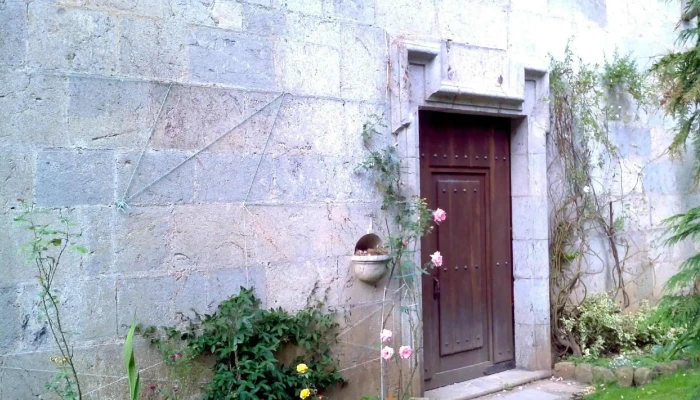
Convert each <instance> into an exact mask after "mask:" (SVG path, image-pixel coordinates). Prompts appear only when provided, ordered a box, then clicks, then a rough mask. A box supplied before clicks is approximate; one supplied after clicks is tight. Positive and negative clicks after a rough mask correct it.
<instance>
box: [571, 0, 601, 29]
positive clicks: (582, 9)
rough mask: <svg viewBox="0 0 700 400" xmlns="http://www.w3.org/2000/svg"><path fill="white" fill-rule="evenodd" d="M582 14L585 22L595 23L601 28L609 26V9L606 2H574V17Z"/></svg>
mask: <svg viewBox="0 0 700 400" xmlns="http://www.w3.org/2000/svg"><path fill="white" fill-rule="evenodd" d="M579 14H580V16H581V17H583V18H584V19H585V20H587V21H590V22H593V23H595V24H596V25H598V26H600V27H601V28H605V27H607V26H608V9H607V5H606V2H600V1H596V0H577V1H575V2H574V15H575V17H578V16H579Z"/></svg>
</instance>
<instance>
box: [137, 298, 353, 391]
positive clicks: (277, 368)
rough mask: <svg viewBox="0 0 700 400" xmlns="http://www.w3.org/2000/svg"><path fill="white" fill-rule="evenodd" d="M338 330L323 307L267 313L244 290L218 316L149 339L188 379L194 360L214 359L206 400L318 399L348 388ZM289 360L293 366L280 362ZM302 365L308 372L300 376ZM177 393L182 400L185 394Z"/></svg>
mask: <svg viewBox="0 0 700 400" xmlns="http://www.w3.org/2000/svg"><path fill="white" fill-rule="evenodd" d="M337 326H338V325H337V324H336V323H335V322H334V319H333V315H332V314H327V313H323V312H322V311H321V310H320V309H319V308H318V307H309V308H306V309H304V310H301V311H299V312H298V313H296V314H290V313H288V312H287V311H284V310H282V309H281V308H279V309H272V310H263V309H261V308H260V301H259V300H258V299H257V298H256V297H255V296H254V295H253V292H252V290H249V289H245V288H241V291H240V293H239V294H238V295H236V296H233V297H231V298H229V299H228V300H226V301H224V302H222V303H221V304H220V305H219V307H218V309H217V311H216V313H214V314H213V315H204V317H203V318H201V317H200V316H197V317H196V321H195V322H191V323H190V327H189V328H188V329H187V330H186V331H185V332H182V331H179V330H177V329H175V328H166V330H165V332H164V334H162V335H160V336H154V335H155V334H156V333H157V332H156V331H155V329H154V328H149V329H148V330H147V331H146V333H145V334H144V335H145V336H147V337H151V341H152V343H153V344H155V345H156V346H157V347H158V348H159V349H161V350H162V351H163V354H164V358H165V361H166V364H168V365H172V366H173V367H178V368H176V369H178V370H179V371H181V372H182V373H183V374H185V375H188V374H191V371H192V370H193V369H192V368H189V367H187V364H192V363H194V362H195V358H197V357H199V356H213V358H214V359H215V365H214V366H213V370H212V372H213V377H212V379H211V380H210V381H209V382H208V383H207V384H206V385H205V386H204V388H203V389H204V393H203V396H202V398H203V399H206V400H226V399H263V400H268V399H291V398H299V393H300V392H301V391H302V390H303V389H309V390H310V392H311V394H312V397H313V398H315V396H316V394H317V393H321V392H323V390H324V389H327V388H330V387H332V386H334V385H337V384H341V383H343V382H344V381H343V378H342V377H341V376H340V374H339V373H338V364H337V360H336V359H335V358H334V357H333V356H332V354H331V348H330V346H331V344H332V343H334V342H335V339H336V333H335V329H336V328H337ZM178 346H179V347H178ZM289 354H292V356H288V357H286V358H289V359H290V360H289V361H287V362H286V363H285V362H283V361H281V360H282V359H284V358H285V357H284V356H285V355H289ZM294 355H297V356H296V357H294ZM302 363H303V364H306V365H307V366H308V371H305V372H304V373H300V372H297V370H296V367H297V365H298V364H302ZM183 365H184V366H185V368H183ZM190 378H191V377H190ZM181 379H184V380H186V379H188V377H187V376H185V377H181ZM178 389H179V394H180V395H183V391H184V390H183V389H184V388H183V387H179V388H178Z"/></svg>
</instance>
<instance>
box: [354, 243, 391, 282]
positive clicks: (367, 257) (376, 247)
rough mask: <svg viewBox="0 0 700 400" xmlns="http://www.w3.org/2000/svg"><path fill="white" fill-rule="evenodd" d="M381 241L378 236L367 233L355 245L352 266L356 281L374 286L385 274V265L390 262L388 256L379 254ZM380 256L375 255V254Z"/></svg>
mask: <svg viewBox="0 0 700 400" xmlns="http://www.w3.org/2000/svg"><path fill="white" fill-rule="evenodd" d="M380 249H382V240H381V239H380V238H379V236H377V235H375V234H373V233H368V234H366V235H364V236H362V237H361V238H360V240H358V241H357V244H356V245H355V251H354V255H353V256H352V264H353V268H354V269H355V275H356V276H357V279H359V280H361V281H362V282H365V283H369V284H374V283H377V282H379V280H380V279H382V277H383V276H384V274H386V271H387V263H388V262H389V260H391V256H390V255H388V254H381V253H382V252H383V251H380ZM378 252H379V253H380V254H377V253H378Z"/></svg>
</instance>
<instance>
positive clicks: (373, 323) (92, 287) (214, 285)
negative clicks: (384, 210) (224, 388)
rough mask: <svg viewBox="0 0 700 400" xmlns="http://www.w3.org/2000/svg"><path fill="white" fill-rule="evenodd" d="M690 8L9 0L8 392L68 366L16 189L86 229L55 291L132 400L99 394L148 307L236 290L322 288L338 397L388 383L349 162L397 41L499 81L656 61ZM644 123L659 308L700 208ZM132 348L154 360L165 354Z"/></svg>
mask: <svg viewBox="0 0 700 400" xmlns="http://www.w3.org/2000/svg"><path fill="white" fill-rule="evenodd" d="M679 14H680V11H679V6H678V5H677V4H670V5H669V4H665V2H663V1H661V0H642V1H631V0H629V1H628V0H625V1H622V0H615V1H607V2H606V1H599V0H576V1H573V0H469V1H465V0H378V1H363V0H251V1H243V0H241V1H234V0H226V1H224V0H219V1H213V0H212V1H207V0H132V1H124V0H101V1H87V0H42V1H33V2H25V1H22V0H5V1H1V0H0V26H2V27H3V28H2V29H1V30H0V181H2V185H1V186H0V207H1V211H0V229H1V230H2V231H3V232H6V234H5V237H4V239H5V240H2V241H0V260H1V261H0V304H3V307H2V311H1V314H0V315H1V316H2V318H1V319H0V320H1V321H2V322H0V368H1V369H0V397H1V398H29V397H30V396H36V395H39V394H40V393H43V385H44V382H45V381H46V380H47V379H48V378H49V377H51V376H52V375H53V373H52V372H51V369H52V366H51V364H50V362H49V361H48V359H49V356H50V355H53V353H52V348H51V341H50V338H49V337H48V335H47V332H46V330H45V326H44V325H43V323H41V322H40V321H39V319H38V309H37V307H36V304H35V300H36V298H37V286H36V284H35V281H34V278H33V276H34V275H35V272H34V271H33V270H32V269H31V267H28V266H25V265H24V264H23V260H22V258H21V256H19V255H18V254H17V248H18V247H19V246H20V245H21V244H22V243H24V242H25V241H26V240H27V236H26V234H25V233H24V232H22V231H20V230H18V229H17V228H15V227H14V226H13V224H12V219H13V217H14V216H15V215H16V212H17V211H16V210H15V209H12V207H16V206H17V201H16V199H18V198H21V199H26V200H28V201H32V202H35V203H37V204H38V205H39V206H42V207H49V208H61V209H63V210H64V212H65V213H66V215H68V216H69V217H71V218H72V219H73V220H75V221H76V222H77V223H78V224H79V226H80V228H81V229H82V231H83V233H84V237H83V243H84V244H85V245H86V247H88V248H89V249H90V253H89V254H88V255H86V256H84V257H77V256H71V257H70V258H69V259H67V263H66V265H65V269H64V270H63V275H62V276H60V277H59V280H58V285H59V287H61V288H62V289H63V290H62V291H61V293H62V296H63V299H64V301H65V314H66V316H67V317H66V318H67V321H66V323H67V324H68V326H69V329H70V330H71V334H72V337H73V338H74V340H75V342H76V354H77V358H78V360H79V362H80V365H81V366H82V367H83V368H84V371H85V372H87V373H90V374H93V375H94V376H86V378H85V381H86V382H87V383H86V385H87V391H91V390H98V391H97V392H95V393H93V395H95V397H99V398H110V396H114V397H115V398H119V396H117V395H113V394H112V393H118V392H119V391H121V393H124V390H123V389H124V388H125V382H124V381H121V382H118V383H116V384H113V385H111V386H110V387H109V390H108V392H103V391H101V390H100V389H99V388H100V387H102V386H104V385H107V384H109V383H111V382H114V381H115V380H117V379H119V377H121V376H122V374H123V372H122V364H121V342H120V340H122V339H121V338H123V335H124V334H125V331H126V328H127V324H128V323H129V322H130V321H131V317H132V315H133V313H134V311H136V312H137V316H138V318H139V319H140V320H142V321H144V322H146V323H154V324H172V323H175V322H176V321H177V319H178V318H179V313H181V312H184V313H187V312H188V310H190V309H192V308H194V309H196V310H198V311H200V312H202V311H207V310H211V309H213V308H214V307H216V305H217V304H218V303H219V302H220V301H221V300H223V299H224V298H226V297H228V296H229V295H232V294H234V293H236V292H237V290H238V288H239V287H240V286H241V285H245V286H250V285H252V286H255V289H256V292H257V293H258V295H259V296H261V297H262V298H263V299H264V302H265V304H266V305H267V306H271V307H272V306H275V307H276V306H283V307H285V308H287V309H291V310H294V309H299V308H301V307H303V306H304V305H305V304H306V301H307V298H308V297H309V296H312V297H320V298H323V299H324V300H325V301H326V303H327V304H328V305H329V306H332V307H334V308H336V309H339V310H341V311H342V314H343V315H344V316H346V317H347V318H345V319H343V326H342V328H341V332H342V335H343V336H341V341H342V343H341V344H340V345H339V347H338V353H339V354H340V356H341V368H343V369H344V372H343V373H344V375H345V377H346V378H348V379H349V380H350V385H349V386H348V388H347V389H345V391H344V392H343V394H342V395H340V396H339V397H342V398H359V397H360V395H362V394H374V393H378V386H379V374H378V371H377V370H378V362H377V361H376V359H377V357H378V354H376V353H377V352H376V351H375V350H373V349H372V348H373V347H374V346H376V339H377V337H378V330H379V324H380V318H378V317H377V315H378V313H381V311H382V304H383V303H382V301H381V300H382V290H381V289H379V288H380V287H381V285H380V286H378V287H377V288H375V287H371V286H367V285H365V284H363V283H361V282H357V281H356V280H355V279H354V277H353V275H352V272H351V271H350V266H349V256H350V255H351V253H352V250H353V248H354V244H355V241H356V240H357V239H358V238H359V237H360V236H361V235H362V234H364V233H365V232H366V231H367V229H368V227H369V226H370V223H371V221H373V226H374V228H375V230H377V231H378V232H379V233H380V234H381V233H382V231H381V226H383V224H382V223H381V222H382V219H381V217H382V214H381V211H380V209H379V197H378V195H377V193H376V192H375V190H374V189H373V187H372V185H371V181H370V180H369V179H368V178H367V177H364V176H362V175H357V174H355V173H354V172H353V170H354V167H355V166H356V165H357V164H358V162H359V161H360V160H361V159H362V156H363V147H362V145H361V139H360V135H359V132H360V130H361V127H362V124H363V123H364V122H365V121H366V120H367V119H368V118H369V117H370V116H371V115H373V114H382V113H383V114H385V115H386V116H387V118H389V117H390V114H391V107H390V106H389V98H390V92H389V87H390V79H389V77H390V76H391V74H392V70H391V68H390V63H389V61H390V60H389V59H390V51H389V49H390V47H391V46H392V45H393V44H395V43H396V42H397V41H402V40H405V39H410V38H419V39H429V40H434V41H447V43H448V44H449V45H450V46H451V49H452V51H451V52H450V57H451V58H450V60H449V64H450V65H451V66H452V67H454V68H453V70H454V71H459V72H457V73H454V74H453V76H452V78H453V79H454V80H455V81H456V82H468V83H470V84H471V85H473V86H475V87H478V88H480V89H483V90H490V89H492V88H493V86H494V85H495V84H494V82H493V80H494V79H495V78H496V76H497V74H494V71H496V70H508V68H510V67H509V65H510V63H519V65H520V66H525V67H529V68H539V69H546V68H547V65H548V58H547V55H548V54H549V53H552V54H554V55H555V56H557V57H559V58H561V56H562V54H563V51H564V48H565V46H566V43H567V41H568V40H569V39H570V38H572V47H573V49H574V52H575V53H576V54H577V55H580V56H581V57H583V58H584V60H586V61H588V62H599V61H602V59H603V56H604V55H605V54H607V55H610V54H611V53H612V51H613V50H614V49H615V48H616V47H617V48H618V49H619V50H620V51H621V52H623V53H624V52H627V51H634V52H635V54H636V55H637V56H638V57H639V60H640V64H641V65H642V66H644V65H648V62H649V57H650V56H652V55H656V54H661V53H663V52H664V51H666V50H667V49H669V48H671V44H672V42H673V39H674V37H675V36H674V35H675V34H674V33H673V28H674V26H675V22H676V20H677V19H678V16H679ZM474 49H477V50H478V52H477V53H478V54H479V56H478V57H474V56H473V54H476V53H474V52H472V51H471V50H474ZM472 71H482V72H483V73H481V72H480V73H473V72H472ZM282 93H285V94H284V95H283V96H282V97H279V96H280V94H282ZM161 106H162V112H161ZM261 109H262V111H260V112H259V113H258V114H256V115H255V116H253V117H252V118H250V119H246V118H247V117H248V116H250V115H251V114H253V113H255V112H256V111H257V110H261ZM277 110H279V114H278V115H277ZM159 112H160V117H159V118H157V116H158V114H159ZM241 122H243V123H242V124H241V125H240V126H238V127H237V128H236V129H234V130H233V131H232V132H230V133H228V134H226V133H227V132H228V131H229V130H230V129H232V128H234V127H235V126H237V124H239V123H241ZM152 127H153V129H152ZM635 129H636V130H635V131H634V140H632V139H631V133H632V132H631V131H624V132H622V133H621V134H620V135H619V140H620V143H622V144H624V143H628V142H629V143H632V142H633V143H632V146H631V147H630V149H634V151H632V153H634V154H632V153H630V154H629V155H626V157H627V158H628V159H630V160H631V161H634V160H641V161H645V162H646V161H647V160H653V162H652V163H651V164H649V165H648V166H647V167H646V168H645V172H644V178H643V181H642V189H641V191H640V193H639V194H638V198H639V200H640V202H641V204H646V206H644V207H642V208H641V210H642V211H640V217H641V219H642V220H643V222H644V223H642V224H640V227H639V229H638V231H639V235H640V238H641V239H640V240H642V241H643V243H644V246H647V247H645V248H648V249H649V250H648V253H649V257H650V258H652V259H654V260H655V264H654V267H653V268H652V269H653V270H654V271H651V272H649V273H650V274H651V273H652V272H653V275H648V276H649V277H650V279H651V281H650V282H651V283H647V284H645V285H646V286H643V287H644V288H645V289H644V290H645V291H640V294H639V297H652V296H657V295H658V290H657V288H658V286H659V284H660V283H661V282H662V281H663V279H664V278H666V277H667V276H668V275H669V274H670V273H671V271H672V270H673V267H675V265H677V263H678V261H679V260H681V259H682V257H683V256H685V254H687V252H688V251H692V246H690V247H689V248H688V249H685V250H683V249H674V250H671V251H667V250H663V251H661V250H651V247H650V246H651V245H650V243H651V241H652V239H653V238H654V234H656V233H657V232H658V231H657V230H656V228H654V224H656V223H657V222H658V221H659V220H661V219H662V218H664V217H666V216H668V215H670V214H672V213H675V212H678V211H682V210H683V209H685V208H686V207H687V206H690V205H693V204H692V201H691V199H694V198H693V197H687V196H685V195H684V194H685V193H686V191H687V190H688V179H687V168H686V167H685V166H684V164H680V163H674V162H672V161H671V160H670V159H668V157H667V156H665V155H663V154H661V152H660V151H661V149H663V148H664V146H665V145H666V144H667V143H668V142H669V135H668V133H667V132H666V131H665V130H664V125H663V123H662V121H659V120H656V119H654V120H650V121H648V123H647V122H645V123H643V124H640V125H639V126H638V127H636V128H635ZM151 131H152V135H151ZM224 134H226V135H225V136H223V137H222V138H221V139H220V140H218V141H216V142H215V143H214V144H213V145H212V146H211V147H208V148H207V149H206V150H205V151H204V152H202V153H201V154H199V155H197V156H196V157H195V158H193V159H191V160H189V161H187V162H186V163H184V164H182V165H181V166H180V167H179V168H177V169H176V170H175V171H174V172H173V173H171V174H169V175H167V176H166V177H165V178H164V179H162V180H161V181H159V182H158V183H156V184H154V185H153V186H151V187H148V188H147V189H146V190H145V191H143V192H142V193H139V194H138V195H137V196H134V197H133V198H131V199H130V200H129V201H128V203H129V205H130V207H129V209H128V210H127V211H126V212H123V211H120V210H118V209H117V207H116V206H115V203H116V202H118V201H120V200H124V198H125V197H126V198H128V197H129V196H130V195H131V194H134V193H137V192H139V191H140V189H142V188H144V187H145V186H146V185H148V184H149V183H150V182H152V181H153V180H154V179H156V178H158V177H160V176H162V175H163V174H164V173H166V172H168V171H169V170H170V169H172V168H173V167H175V166H177V165H178V164H180V163H181V162H182V161H184V160H186V159H187V158H188V157H190V156H192V155H193V154H194V153H195V152H196V151H198V150H200V149H203V148H204V147H205V146H207V145H209V144H210V143H212V141H214V140H215V139H217V138H219V137H220V136H222V135H224ZM390 140H391V137H390V135H387V142H389V141H390ZM144 150H145V153H143V158H142V159H141V161H140V162H139V159H140V155H141V153H142V151H144ZM541 161H542V162H544V160H541ZM528 162H529V161H528ZM533 162H534V161H533ZM541 164H542V163H541V162H540V163H539V164H537V163H535V164H532V163H530V164H528V167H527V168H528V174H529V173H530V172H529V171H530V169H529V168H534V169H535V170H536V171H542V168H544V166H543V165H541ZM535 170H533V171H535ZM532 174H533V177H535V176H541V175H538V174H537V172H532ZM132 175H133V176H134V178H133V182H132V184H131V185H130V184H129V182H130V181H131V176H132ZM522 179H523V180H529V179H530V175H527V176H525V177H523V178H522ZM532 179H535V178H532ZM528 182H529V181H528ZM127 189H128V191H127ZM125 192H127V194H126V196H125V195H124V193H125ZM542 222H543V224H546V221H542ZM655 252H658V253H655ZM657 255H658V256H659V257H658V258H656V256H657ZM594 288H595V289H596V290H604V289H606V288H607V286H606V283H605V281H604V282H603V283H600V285H598V286H594ZM649 288H652V289H651V290H649ZM393 320H394V322H392V326H394V325H393V324H394V323H395V324H396V325H397V326H396V329H398V325H399V324H400V320H399V319H398V317H395V318H394V319H393ZM139 346H140V347H139V349H140V350H141V351H143V352H144V353H143V354H144V355H143V356H142V358H141V359H140V363H141V364H142V365H144V366H146V365H152V364H155V363H156V362H157V361H158V360H157V358H155V356H154V355H146V354H147V353H145V350H146V348H147V346H146V344H145V343H144V344H140V345H139ZM47 371H48V372H47ZM98 375H99V376H98ZM151 378H153V377H152V376H151ZM358 382H362V384H361V385H358Z"/></svg>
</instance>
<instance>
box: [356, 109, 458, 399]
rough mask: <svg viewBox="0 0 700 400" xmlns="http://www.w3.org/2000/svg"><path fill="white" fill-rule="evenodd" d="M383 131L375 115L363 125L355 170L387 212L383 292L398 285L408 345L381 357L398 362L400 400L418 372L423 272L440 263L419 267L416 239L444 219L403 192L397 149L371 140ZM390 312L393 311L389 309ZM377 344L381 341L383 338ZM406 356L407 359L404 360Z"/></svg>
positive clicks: (439, 258)
mask: <svg viewBox="0 0 700 400" xmlns="http://www.w3.org/2000/svg"><path fill="white" fill-rule="evenodd" d="M384 128H386V126H385V125H384V124H383V122H382V119H381V117H379V116H374V117H372V118H371V119H370V120H369V121H367V122H366V123H365V124H364V125H363V130H362V138H363V141H364V145H365V149H366V150H367V153H368V154H367V156H366V158H365V160H364V161H363V162H362V163H361V164H360V165H359V166H358V170H360V171H364V172H367V173H369V174H370V175H371V176H372V177H373V178H374V180H375V183H376V186H377V189H378V190H379V193H380V194H381V196H382V210H383V211H385V212H386V214H385V218H386V226H387V230H388V231H389V234H388V238H387V242H388V249H387V250H388V251H389V254H390V256H391V261H390V263H389V270H390V273H389V280H388V281H387V282H388V283H387V287H386V288H385V289H384V293H385V294H386V293H387V291H388V288H389V286H391V285H392V283H393V282H394V281H398V287H397V288H392V291H393V293H392V295H393V296H394V297H396V298H399V299H402V305H401V306H400V309H399V310H398V311H399V312H401V313H402V315H404V316H405V317H406V318H405V321H407V325H408V327H407V328H408V329H409V330H410V332H409V335H405V336H410V337H411V338H412V341H413V343H411V345H410V346H402V347H401V350H400V351H399V353H397V354H394V352H393V349H391V348H390V349H387V348H386V347H385V348H384V349H383V350H382V353H381V355H382V358H383V359H384V360H385V361H388V360H389V359H392V358H395V359H396V360H397V361H399V362H398V363H397V364H398V367H399V368H400V369H401V371H400V372H399V374H398V379H399V382H398V384H397V385H396V388H395V389H393V390H390V391H392V392H394V394H396V395H397V398H399V399H404V398H408V397H410V396H411V395H412V383H413V380H414V377H415V375H416V372H417V370H418V367H419V360H418V357H416V356H414V357H411V353H412V350H411V349H416V348H418V347H419V345H420V340H421V333H422V329H423V326H422V320H421V315H420V313H419V312H418V309H417V308H416V307H417V304H419V303H420V300H421V297H420V285H421V277H422V276H423V274H425V273H426V272H427V268H432V267H435V266H440V265H441V264H442V256H441V254H440V253H439V252H436V253H435V254H433V255H431V260H432V261H431V262H429V263H427V264H425V265H422V264H421V263H420V261H417V260H416V255H417V247H418V245H419V244H420V239H421V238H422V237H423V236H424V235H427V234H429V233H430V232H431V231H432V229H433V225H432V223H433V222H435V223H439V222H440V221H443V220H444V219H445V218H447V216H446V214H445V212H444V211H443V210H440V209H437V210H430V209H429V208H428V205H427V202H426V200H425V199H422V198H420V197H417V196H408V195H406V194H405V193H404V190H403V181H402V176H401V173H402V166H401V159H400V157H399V155H398V153H397V149H396V146H395V145H389V146H386V147H383V148H374V147H373V139H375V138H376V137H378V136H379V135H382V134H383V132H382V130H383V129H384ZM392 304H393V303H392ZM391 311H396V310H393V309H392V310H389V312H391ZM385 325H386V318H384V317H382V326H381V328H382V330H383V335H384V332H386V331H385ZM389 335H391V334H390V333H389ZM381 339H382V342H383V341H384V338H383V337H382V338H381ZM407 348H408V350H406V349H407ZM406 352H408V356H407V357H404V355H405V354H406ZM406 359H408V360H407V361H405V362H403V363H402V360H406ZM382 365H385V364H382ZM404 367H405V368H404ZM382 389H383V388H382Z"/></svg>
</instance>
